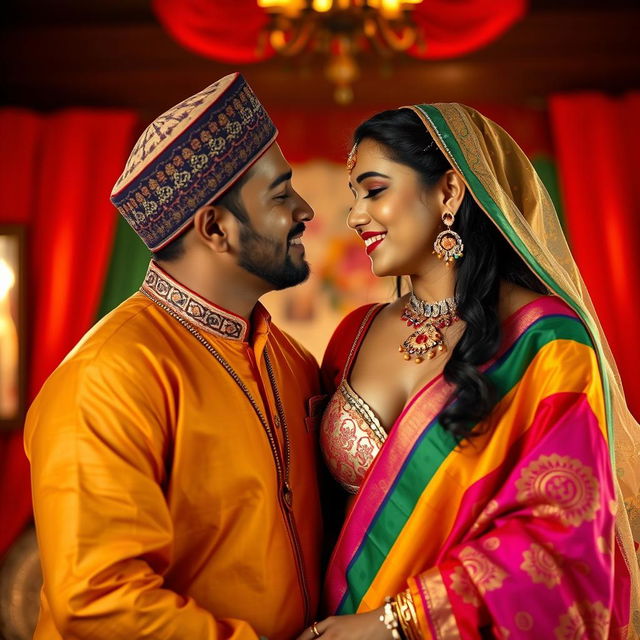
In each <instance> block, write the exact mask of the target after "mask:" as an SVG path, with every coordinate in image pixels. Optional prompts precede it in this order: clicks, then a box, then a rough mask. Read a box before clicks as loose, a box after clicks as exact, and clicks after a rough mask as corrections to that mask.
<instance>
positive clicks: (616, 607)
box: [323, 104, 640, 640]
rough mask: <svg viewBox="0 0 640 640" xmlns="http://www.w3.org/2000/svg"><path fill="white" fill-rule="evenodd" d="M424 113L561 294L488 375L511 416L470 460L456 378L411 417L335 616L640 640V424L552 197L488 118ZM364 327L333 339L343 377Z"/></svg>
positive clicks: (392, 442) (533, 306)
mask: <svg viewBox="0 0 640 640" xmlns="http://www.w3.org/2000/svg"><path fill="white" fill-rule="evenodd" d="M413 109H414V111H416V113H417V114H418V115H419V116H420V117H421V118H422V120H423V121H424V123H425V126H426V127H427V129H428V130H429V132H430V134H431V135H432V137H433V138H434V140H435V141H436V143H437V144H438V145H439V147H440V148H441V150H442V151H443V152H444V153H445V155H446V156H447V157H448V159H449V160H450V162H451V164H452V166H453V167H454V168H455V169H456V170H458V171H459V172H460V174H461V175H462V177H463V178H464V180H465V182H466V184H467V186H468V188H469V189H470V190H471V192H472V194H473V196H474V198H475V199H476V201H477V202H478V204H479V205H480V206H481V208H482V209H483V210H484V211H485V212H486V213H487V215H489V216H490V218H491V219H492V220H493V221H494V222H495V224H496V225H497V226H498V228H499V229H500V230H501V232H502V233H503V234H504V235H505V237H506V238H507V240H508V241H509V242H510V243H511V245H512V246H513V247H514V249H515V250H516V251H517V252H518V253H519V254H520V255H521V256H522V257H523V259H524V260H525V261H526V262H527V263H528V264H529V266H530V267H531V269H532V271H533V272H534V273H536V274H537V275H538V277H539V278H540V279H541V280H542V281H543V282H544V283H545V285H546V286H547V287H548V288H549V290H550V292H551V293H552V294H554V295H553V296H548V297H543V298H540V299H539V300H537V301H534V302H532V303H530V304H529V305H526V306H525V307H523V308H522V309H520V310H519V311H518V312H516V313H515V314H514V315H513V316H511V317H510V318H509V319H508V321H507V322H506V323H505V325H504V326H503V344H502V347H501V350H500V351H499V353H498V355H497V357H496V358H495V359H494V360H493V361H492V362H490V363H487V365H486V366H485V370H486V372H487V374H488V375H489V376H490V377H491V379H492V380H493V382H494V384H495V386H496V388H497V390H498V393H499V402H498V404H497V405H496V407H495V409H494V410H493V411H492V413H491V414H490V416H489V417H488V418H487V419H486V420H484V421H483V423H482V424H481V425H478V429H479V432H481V435H478V436H477V437H476V438H474V439H473V441H472V442H471V443H468V444H466V446H463V447H456V443H455V441H454V440H453V439H452V437H451V436H450V435H449V434H448V432H446V431H445V430H444V429H443V428H442V426H441V425H440V423H439V422H438V415H439V414H440V412H441V411H442V409H443V408H444V406H445V405H446V403H447V402H448V401H449V397H450V393H451V388H450V387H449V386H448V385H447V383H446V382H445V381H444V379H443V378H442V377H438V378H436V379H435V380H433V381H432V382H431V383H429V384H428V385H427V386H426V387H425V388H423V389H422V390H421V391H420V392H419V393H418V394H417V395H416V396H414V397H413V399H412V400H411V401H410V403H409V404H408V405H407V407H406V408H405V410H404V411H403V413H402V414H401V415H400V416H399V418H398V419H397V421H396V423H395V424H394V426H393V427H392V429H391V430H390V432H389V436H388V438H387V440H386V442H385V444H384V446H383V447H382V449H381V451H380V453H379V454H378V456H377V457H376V458H375V460H374V461H373V463H372V465H371V467H370V468H369V471H368V473H367V475H366V477H365V479H364V482H363V484H362V486H361V488H360V491H359V493H358V495H357V496H356V498H355V501H354V503H353V504H352V506H351V508H350V510H349V513H348V516H347V519H346V522H345V524H344V526H343V529H342V532H341V535H340V537H339V540H338V543H337V545H336V548H335V550H334V553H333V556H332V558H331V561H330V564H329V568H328V572H327V579H326V599H327V604H328V607H329V610H330V611H331V612H332V613H336V614H349V613H356V612H364V611H369V610H371V609H374V608H377V607H379V606H381V604H382V603H383V602H384V598H385V597H386V596H389V595H395V594H397V593H399V592H401V591H403V590H405V589H407V587H408V588H409V589H410V592H411V595H412V597H413V601H414V604H415V607H416V612H417V618H418V623H419V626H420V633H421V636H422V637H423V638H438V639H442V640H444V639H450V638H451V639H453V638H464V639H467V638H469V639H470V638H485V637H497V638H557V639H564V638H567V639H569V638H571V639H574V638H575V639H578V638H637V637H640V613H638V591H637V588H638V561H637V557H636V548H637V547H636V546H635V544H634V541H633V537H632V527H631V522H635V524H636V525H637V524H638V507H639V506H640V501H639V500H638V485H639V482H638V469H637V466H638V460H640V451H639V438H638V425H637V423H636V422H635V421H634V420H633V418H632V417H631V416H630V414H629V413H628V411H627V409H626V405H625V403H624V397H623V395H622V389H621V386H620V382H619V379H618V377H617V371H616V369H615V363H614V362H613V360H612V358H611V355H610V352H609V350H608V347H607V345H606V341H605V339H604V336H603V335H602V332H601V330H600V327H599V325H598V323H597V319H596V316H595V312H594V310H593V307H592V305H591V302H590V300H589V298H588V294H587V293H586V290H585V289H584V285H583V283H582V280H581V278H580V275H579V273H578V271H577V268H576V266H575V263H574V262H573V259H572V257H571V254H570V252H569V250H568V248H567V245H566V242H565V240H564V237H563V235H562V232H561V229H560V226H559V224H558V221H557V217H556V216H555V212H554V211H553V206H552V204H551V201H550V199H549V196H548V195H547V193H546V191H545V190H544V187H543V186H542V184H541V183H540V181H539V179H538V178H537V176H536V174H535V171H534V170H533V168H532V167H531V165H530V163H529V162H528V160H527V159H526V157H525V156H524V154H523V153H522V151H521V150H520V149H519V148H518V146H517V145H516V144H515V143H514V142H513V141H512V140H511V138H509V136H508V135H507V134H506V133H505V132H504V131H503V130H502V129H500V128H499V127H497V125H495V124H494V123H492V122H490V121H489V120H487V119H486V118H484V117H483V116H481V115H480V114H478V113H477V112H475V111H474V110H472V109H469V108H468V107H464V106H462V105H455V104H452V105H422V106H420V107H414V108H413ZM359 313H362V311H361V310H359V311H358V312H355V314H354V315H353V316H352V317H351V318H350V319H349V320H348V321H346V322H345V323H343V326H342V327H343V328H342V330H341V329H339V330H338V331H337V332H336V334H335V336H334V338H333V339H332V344H330V346H329V349H328V350H327V356H326V357H325V363H324V365H323V368H324V369H325V375H326V376H327V377H329V378H333V379H334V380H336V379H337V378H336V375H339V372H340V371H341V368H342V367H343V364H344V361H345V360H346V356H347V352H348V350H349V347H350V346H351V344H350V336H351V337H352V336H353V333H352V331H351V329H352V328H353V325H354V320H357V316H358V314H359ZM345 327H347V329H345ZM349 327H351V329H349ZM614 449H615V455H614ZM612 459H613V460H614V464H613V465H612ZM612 469H615V470H616V473H615V474H614V473H613V471H612ZM625 507H626V508H625ZM636 534H637V531H636ZM636 540H637V537H636Z"/></svg>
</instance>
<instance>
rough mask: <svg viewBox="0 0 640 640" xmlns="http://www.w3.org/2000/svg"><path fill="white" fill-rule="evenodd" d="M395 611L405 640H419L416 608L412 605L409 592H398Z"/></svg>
mask: <svg viewBox="0 0 640 640" xmlns="http://www.w3.org/2000/svg"><path fill="white" fill-rule="evenodd" d="M396 611H397V614H398V621H399V622H400V628H401V629H402V633H403V634H404V636H405V638H407V640H420V627H419V626H418V617H417V616H416V608H415V605H414V604H413V597H412V596H411V591H409V589H407V590H406V591H402V592H400V593H399V594H398V595H397V596H396Z"/></svg>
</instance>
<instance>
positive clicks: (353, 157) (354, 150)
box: [347, 142, 358, 173]
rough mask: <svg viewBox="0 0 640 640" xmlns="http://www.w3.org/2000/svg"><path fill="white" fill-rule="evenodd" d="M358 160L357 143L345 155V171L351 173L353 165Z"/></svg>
mask: <svg viewBox="0 0 640 640" xmlns="http://www.w3.org/2000/svg"><path fill="white" fill-rule="evenodd" d="M357 160H358V143H357V142H356V144H354V145H353V147H351V151H349V155H348V156H347V171H348V172H349V173H351V172H352V171H353V167H355V166H356V162H357Z"/></svg>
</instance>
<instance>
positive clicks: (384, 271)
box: [371, 260, 402, 278]
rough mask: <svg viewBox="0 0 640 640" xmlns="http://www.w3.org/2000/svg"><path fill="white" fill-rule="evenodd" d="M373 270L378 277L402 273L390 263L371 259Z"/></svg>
mask: <svg viewBox="0 0 640 640" xmlns="http://www.w3.org/2000/svg"><path fill="white" fill-rule="evenodd" d="M371 272H372V273H373V275H374V276H376V278H386V277H389V276H401V275H402V273H400V271H399V270H398V269H394V268H393V267H392V266H390V265H388V264H384V263H383V262H382V261H379V262H376V261H375V260H372V261H371Z"/></svg>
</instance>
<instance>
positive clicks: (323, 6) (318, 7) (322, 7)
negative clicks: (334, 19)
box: [312, 0, 333, 13]
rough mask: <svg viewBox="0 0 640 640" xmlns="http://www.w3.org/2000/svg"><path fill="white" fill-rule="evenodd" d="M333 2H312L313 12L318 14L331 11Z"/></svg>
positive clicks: (326, 0) (314, 0)
mask: <svg viewBox="0 0 640 640" xmlns="http://www.w3.org/2000/svg"><path fill="white" fill-rule="evenodd" d="M332 5H333V0H313V5H312V6H313V10H314V11H317V12H318V13H325V12H326V11H330V10H331V6H332Z"/></svg>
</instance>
